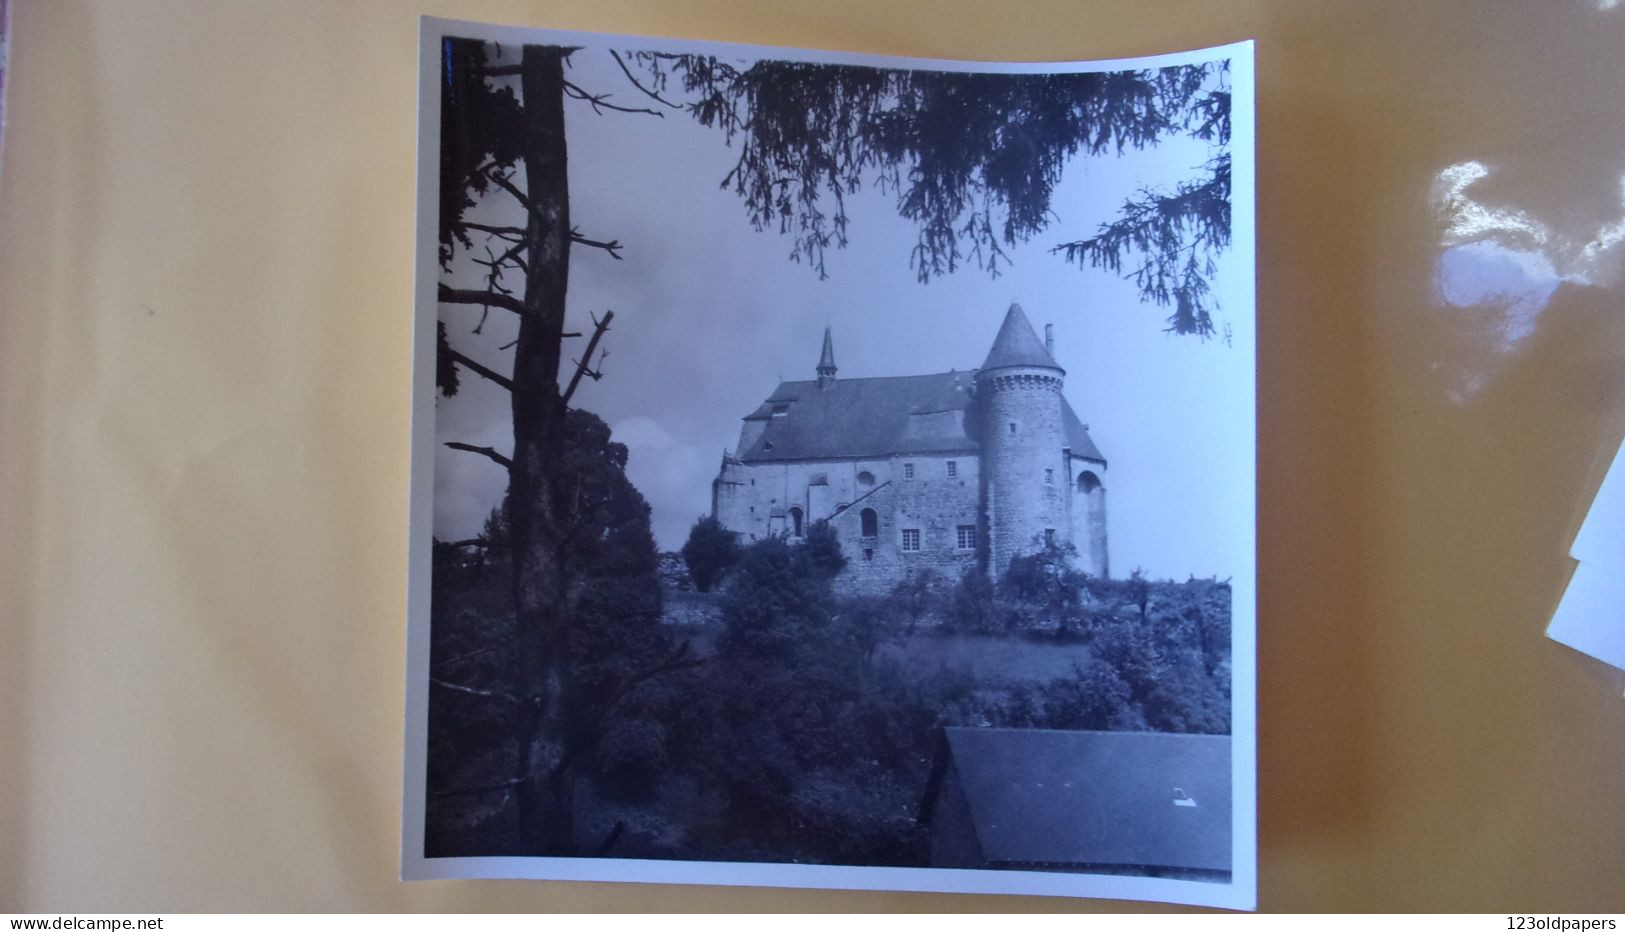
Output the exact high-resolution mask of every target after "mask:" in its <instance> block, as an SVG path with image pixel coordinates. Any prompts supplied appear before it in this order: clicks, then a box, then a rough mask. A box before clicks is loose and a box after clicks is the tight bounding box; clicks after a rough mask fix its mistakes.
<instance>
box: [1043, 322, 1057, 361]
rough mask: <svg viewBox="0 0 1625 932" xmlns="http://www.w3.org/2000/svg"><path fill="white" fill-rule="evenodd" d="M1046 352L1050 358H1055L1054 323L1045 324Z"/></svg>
mask: <svg viewBox="0 0 1625 932" xmlns="http://www.w3.org/2000/svg"><path fill="white" fill-rule="evenodd" d="M1044 352H1046V353H1048V354H1049V358H1051V359H1054V358H1055V325H1054V324H1045V325H1044Z"/></svg>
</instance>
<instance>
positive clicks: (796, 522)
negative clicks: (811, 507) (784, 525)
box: [790, 508, 801, 537]
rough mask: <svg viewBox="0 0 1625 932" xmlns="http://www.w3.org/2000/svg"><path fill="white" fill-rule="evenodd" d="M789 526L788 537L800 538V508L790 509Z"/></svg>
mask: <svg viewBox="0 0 1625 932" xmlns="http://www.w3.org/2000/svg"><path fill="white" fill-rule="evenodd" d="M790 525H791V529H790V535H791V536H792V537H800V536H801V509H800V508H792V509H790Z"/></svg>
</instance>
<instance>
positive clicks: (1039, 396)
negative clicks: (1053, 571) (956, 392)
mask: <svg viewBox="0 0 1625 932" xmlns="http://www.w3.org/2000/svg"><path fill="white" fill-rule="evenodd" d="M1065 376H1066V370H1064V369H1062V368H1061V367H1060V366H1058V365H1056V364H1055V358H1054V357H1053V356H1051V355H1050V352H1049V350H1048V349H1047V348H1045V346H1044V344H1043V342H1042V341H1040V340H1039V339H1038V334H1037V333H1035V332H1034V331H1033V326H1032V324H1030V323H1028V322H1027V315H1025V314H1023V313H1022V312H1021V308H1020V307H1019V306H1018V305H1015V304H1012V305H1010V311H1009V313H1007V314H1006V315H1005V317H1004V325H1003V326H1001V327H1000V328H999V335H998V337H996V338H995V339H994V341H993V349H992V350H990V351H989V352H988V354H987V361H985V362H983V363H982V368H981V369H979V370H977V372H976V397H977V404H978V407H979V409H980V410H979V414H980V421H981V447H982V509H983V527H984V538H985V539H986V541H987V571H988V575H990V576H992V577H993V578H995V579H997V578H998V577H999V576H1001V575H1003V574H1004V571H1005V569H1006V568H1007V567H1008V566H1009V565H1010V558H1011V557H1014V556H1016V555H1018V554H1023V553H1032V552H1034V551H1036V550H1039V549H1041V548H1042V547H1043V546H1044V544H1045V542H1046V541H1047V540H1050V541H1054V543H1056V544H1057V545H1064V544H1066V543H1068V542H1070V541H1071V539H1072V521H1071V519H1070V515H1069V512H1068V510H1067V505H1068V504H1069V503H1068V500H1067V494H1068V492H1069V491H1070V485H1069V484H1068V481H1067V470H1066V463H1065V461H1064V456H1063V453H1062V450H1063V449H1064V448H1065V447H1066V425H1065V421H1064V419H1063V415H1062V413H1061V411H1062V407H1061V405H1062V403H1061V381H1062V379H1063V378H1065Z"/></svg>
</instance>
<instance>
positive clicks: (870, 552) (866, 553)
mask: <svg viewBox="0 0 1625 932" xmlns="http://www.w3.org/2000/svg"><path fill="white" fill-rule="evenodd" d="M874 558H875V549H874V548H873V547H865V548H863V559H864V561H865V562H867V561H869V560H873V559H874Z"/></svg>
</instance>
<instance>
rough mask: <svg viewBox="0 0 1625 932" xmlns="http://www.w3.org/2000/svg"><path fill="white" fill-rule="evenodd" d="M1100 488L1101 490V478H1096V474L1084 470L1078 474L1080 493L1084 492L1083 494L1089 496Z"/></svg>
mask: <svg viewBox="0 0 1625 932" xmlns="http://www.w3.org/2000/svg"><path fill="white" fill-rule="evenodd" d="M1098 488H1100V477H1099V476H1096V475H1095V474H1094V473H1092V472H1089V471H1088V470H1084V471H1083V472H1080V473H1078V491H1079V492H1082V493H1083V494H1085V495H1088V494H1089V493H1090V492H1093V491H1094V490H1096V489H1098Z"/></svg>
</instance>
